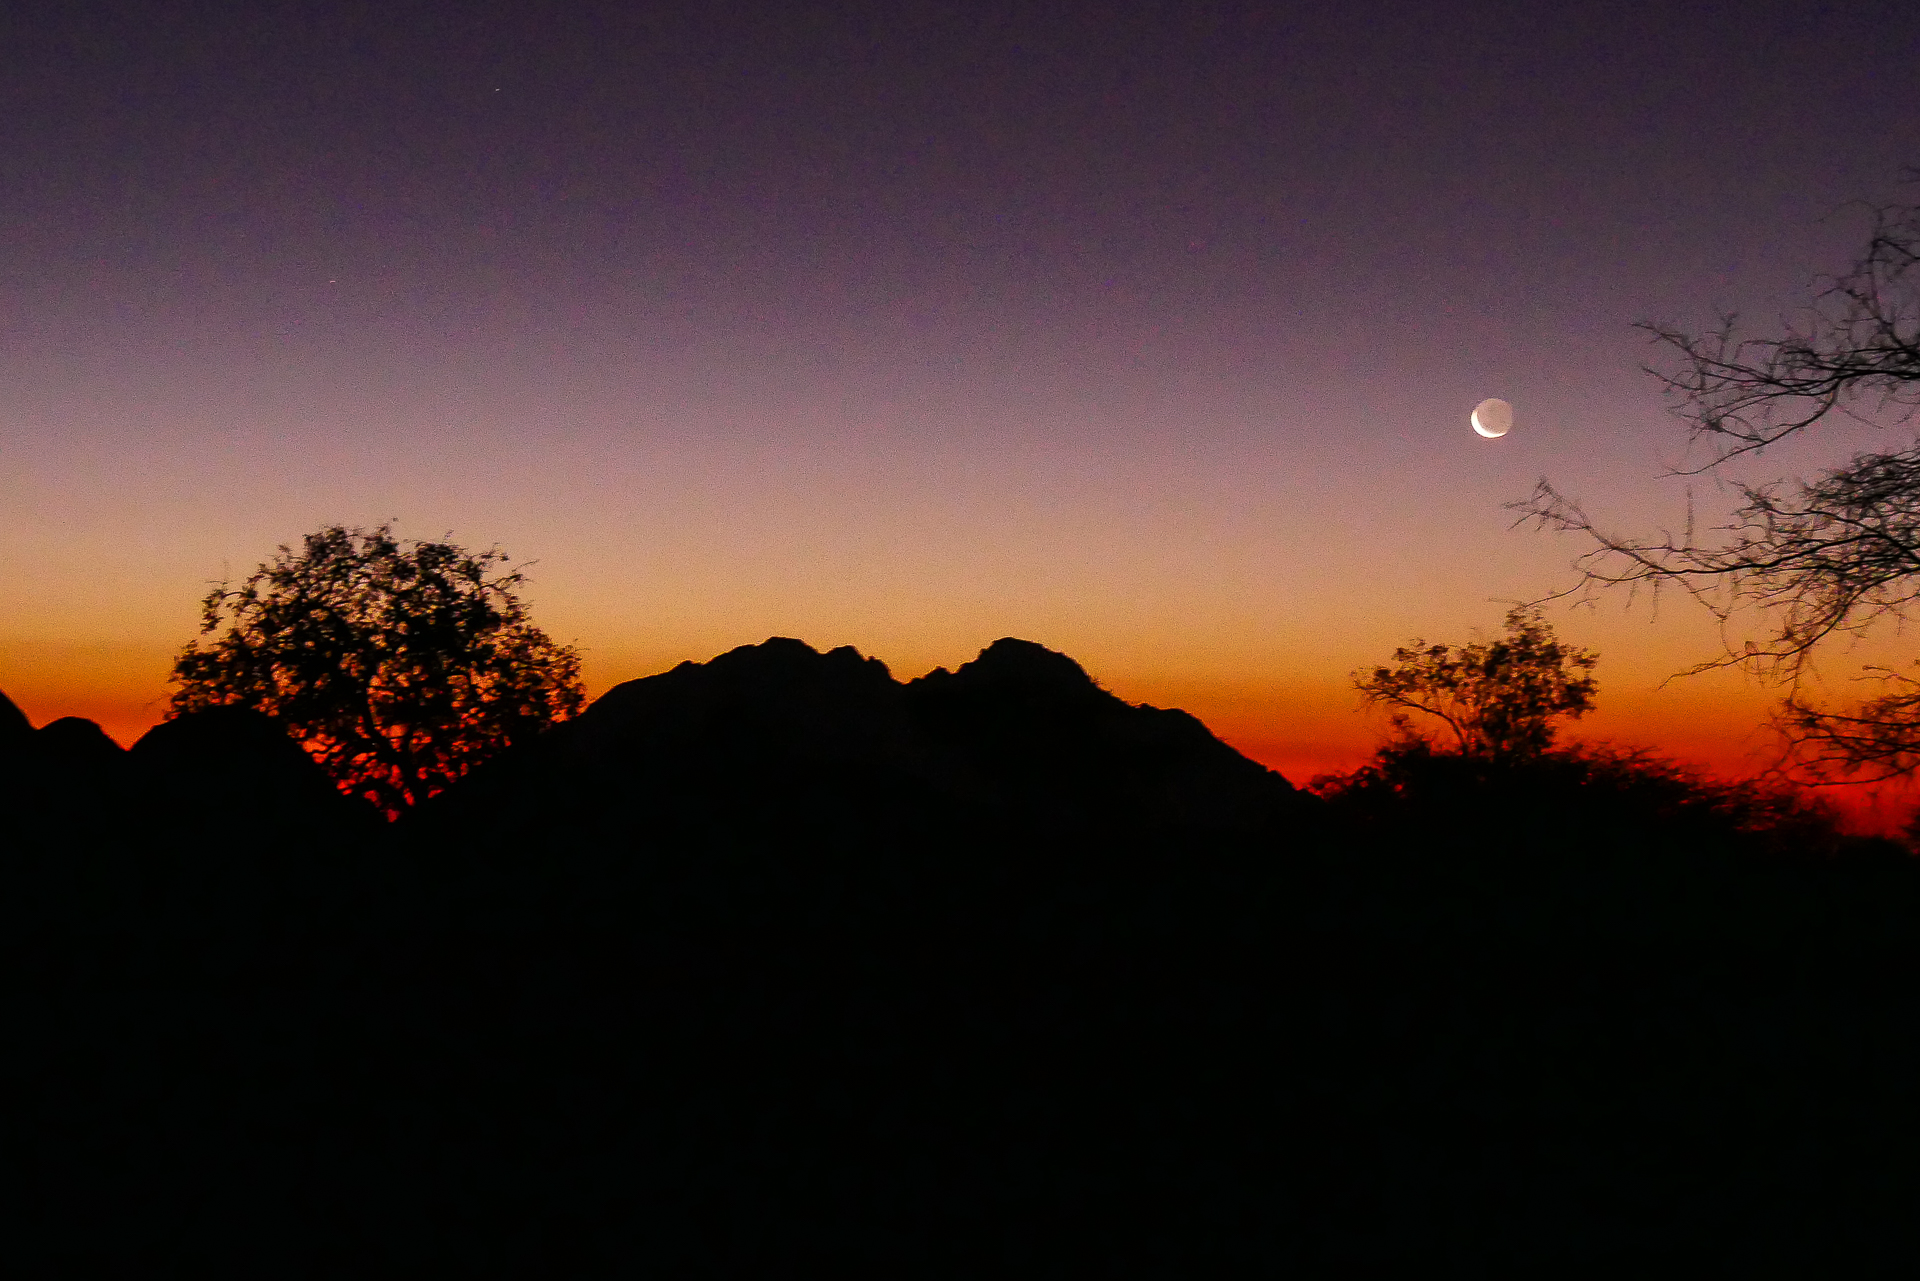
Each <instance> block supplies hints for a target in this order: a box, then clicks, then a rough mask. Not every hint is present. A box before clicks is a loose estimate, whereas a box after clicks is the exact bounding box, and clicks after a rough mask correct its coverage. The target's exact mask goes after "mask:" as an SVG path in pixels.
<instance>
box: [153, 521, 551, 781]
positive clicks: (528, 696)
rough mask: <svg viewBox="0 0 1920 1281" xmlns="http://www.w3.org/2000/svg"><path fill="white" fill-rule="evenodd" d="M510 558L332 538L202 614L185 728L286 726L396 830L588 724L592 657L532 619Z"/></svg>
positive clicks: (186, 655)
mask: <svg viewBox="0 0 1920 1281" xmlns="http://www.w3.org/2000/svg"><path fill="white" fill-rule="evenodd" d="M505 561H506V554H505V553H504V552H501V551H500V550H498V549H493V550H490V551H485V552H481V553H478V554H475V553H472V552H468V551H466V550H465V549H463V548H460V547H457V546H455V545H453V544H452V543H428V542H415V543H413V544H411V545H410V546H402V545H401V544H400V543H399V542H398V541H397V540H396V539H395V538H394V537H393V531H392V527H391V525H390V524H383V525H381V526H380V527H379V528H377V529H374V530H372V531H371V532H369V531H365V530H359V529H346V528H343V527H341V526H338V525H334V526H329V527H328V528H326V529H323V530H321V531H320V532H318V533H316V534H309V535H308V536H307V538H306V542H305V545H304V546H303V547H302V549H301V550H300V551H299V552H294V551H292V550H291V549H289V548H287V547H285V546H282V547H281V548H280V554H279V555H278V556H277V557H276V558H275V559H274V561H273V562H272V563H271V564H266V565H262V566H260V568H259V569H258V570H257V571H256V572H255V573H254V574H253V576H252V577H250V578H249V579H247V581H246V583H245V584H243V585H242V586H240V587H238V588H232V587H229V586H228V585H227V584H226V583H222V584H220V585H219V586H218V587H215V588H214V589H213V590H212V591H211V592H209V593H208V594H207V597H206V599H205V600H204V601H203V602H202V604H201V625H200V630H201V634H202V635H203V636H211V637H212V638H213V639H211V640H208V641H206V642H204V643H201V642H195V643H193V644H189V645H188V646H187V647H186V649H185V650H183V651H182V652H181V654H180V656H179V657H178V658H177V659H176V660H175V662H174V667H173V681H174V683H175V684H176V685H178V686H179V688H178V689H177V690H176V692H175V693H174V696H173V704H172V714H173V715H178V714H180V713H182V712H187V711H192V710H195V709H198V708H203V707H216V706H228V705H237V706H242V707H251V708H254V709H256V710H258V711H261V712H264V713H266V714H267V715H269V716H271V717H273V718H274V719H275V720H277V721H279V722H280V724H282V725H283V726H285V727H286V729H287V730H288V732H289V733H291V734H292V735H293V736H294V737H295V738H296V739H297V740H299V742H300V743H301V745H302V746H304V747H305V748H306V749H307V750H308V751H309V752H311V753H312V754H313V756H314V758H315V759H316V760H318V761H319V762H320V764H321V765H322V766H323V767H324V768H325V769H326V770H327V772H328V773H329V774H330V775H331V776H332V777H333V778H334V779H335V781H336V782H338V783H339V784H340V785H341V787H342V788H343V789H345V790H347V791H350V792H352V793H353V794H355V795H359V796H364V797H366V798H368V799H369V800H371V801H373V802H374V803H375V804H376V805H378V806H380V807H381V808H382V809H383V810H384V811H385V812H386V813H387V814H388V815H389V816H395V815H398V814H399V813H401V812H402V811H404V810H405V809H406V808H407V807H408V806H411V805H415V804H417V803H419V802H420V801H422V800H425V799H426V798H427V797H429V796H431V795H433V794H434V793H436V792H438V791H440V790H442V789H444V788H445V787H446V786H447V785H448V784H449V783H450V782H452V781H453V780H454V779H456V778H458V777H460V776H461V775H462V774H464V773H466V772H467V771H468V770H470V769H472V768H473V767H474V766H476V765H478V764H479V763H480V762H482V761H484V760H486V759H487V758H489V757H491V756H493V755H495V754H497V753H498V752H500V751H501V750H503V749H504V748H506V747H508V746H511V745H512V744H513V743H515V742H519V741H521V740H523V739H526V738H528V737H531V736H532V735H534V734H537V733H538V732H540V731H541V730H542V729H544V728H546V727H547V726H548V725H550V724H552V723H553V722H555V721H557V720H562V719H565V718H566V717H569V716H572V715H574V714H575V713H577V712H578V711H579V710H580V706H581V703H582V701H583V699H582V691H581V686H580V659H579V655H578V653H577V652H576V651H575V650H574V649H573V648H572V647H571V646H564V645H556V644H555V643H554V642H553V641H551V640H549V639H548V638H547V636H546V634H545V633H543V632H542V631H540V629H539V628H537V627H535V626H534V625H533V624H532V623H531V622H529V621H528V619H527V613H526V607H525V605H524V604H523V603H522V602H521V601H520V599H519V597H518V595H517V594H516V589H518V588H519V587H520V586H521V584H522V583H523V582H524V581H525V580H524V578H523V576H522V575H521V574H520V573H519V572H518V571H510V572H498V571H499V569H500V567H502V566H503V565H504V564H505Z"/></svg>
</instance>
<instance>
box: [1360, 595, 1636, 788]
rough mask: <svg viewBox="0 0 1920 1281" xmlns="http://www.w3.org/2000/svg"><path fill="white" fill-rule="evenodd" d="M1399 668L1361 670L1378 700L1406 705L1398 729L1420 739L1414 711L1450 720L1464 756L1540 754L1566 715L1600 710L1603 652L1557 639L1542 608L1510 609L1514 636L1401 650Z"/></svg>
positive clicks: (1397, 716)
mask: <svg viewBox="0 0 1920 1281" xmlns="http://www.w3.org/2000/svg"><path fill="white" fill-rule="evenodd" d="M1393 661H1394V664H1395V665H1394V666H1392V667H1376V668H1374V669H1373V671H1372V673H1371V674H1365V673H1355V676H1354V684H1355V686H1356V687H1357V688H1358V689H1359V691H1360V692H1361V694H1363V695H1364V696H1365V697H1366V699H1367V701H1368V702H1370V703H1377V704H1382V705H1384V706H1387V707H1391V708H1395V709H1398V710H1396V711H1395V712H1394V714H1393V723H1394V726H1395V728H1396V729H1398V730H1399V731H1401V732H1402V733H1403V734H1405V735H1407V736H1409V737H1413V736H1417V735H1416V731H1415V730H1414V729H1413V725H1412V722H1411V721H1410V719H1409V718H1408V717H1407V715H1406V713H1407V712H1419V713H1422V714H1424V715H1427V716H1431V717H1434V718H1435V719H1437V720H1440V721H1442V722H1444V723H1445V724H1446V726H1447V728H1448V729H1450V730H1451V731H1452V732H1453V736H1454V739H1455V743H1456V745H1457V746H1458V748H1459V750H1460V751H1461V753H1463V754H1466V755H1475V756H1488V757H1495V758H1514V757H1522V756H1530V755H1538V754H1539V753H1542V752H1544V751H1546V750H1547V749H1548V748H1550V747H1551V746H1552V745H1553V737H1554V732H1555V729H1556V726H1555V724H1554V722H1556V721H1558V720H1561V719H1563V718H1564V719H1577V718H1579V717H1581V716H1584V715H1586V714H1587V713H1588V712H1589V711H1592V710H1593V699H1594V694H1595V692H1596V691H1597V690H1598V688H1599V686H1598V684H1597V682H1596V681H1595V680H1594V677H1593V675H1592V673H1593V668H1594V666H1595V665H1596V664H1597V663H1598V662H1599V661H1600V660H1599V656H1598V655H1596V654H1594V653H1592V652H1591V651H1588V650H1583V649H1578V648H1575V647H1573V646H1571V645H1567V644H1564V643H1562V642H1561V641H1559V640H1558V639H1556V638H1555V636H1554V634H1553V628H1552V626H1551V625H1550V624H1548V622H1547V621H1546V620H1545V619H1544V618H1542V617H1541V616H1540V613H1539V611H1538V610H1536V609H1532V608H1529V607H1525V606H1520V607H1516V608H1514V609H1512V610H1510V611H1508V613H1507V619H1506V635H1505V636H1503V637H1502V638H1501V639H1499V640H1494V641H1482V642H1476V643H1474V644H1471V645H1461V646H1454V645H1438V644H1436V645H1430V644H1428V643H1427V642H1426V641H1424V640H1415V641H1412V642H1410V643H1409V644H1407V645H1405V646H1403V647H1402V648H1400V649H1396V650H1395V651H1393Z"/></svg>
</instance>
